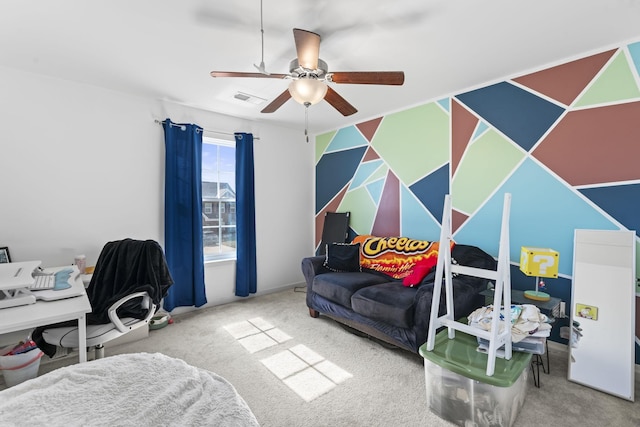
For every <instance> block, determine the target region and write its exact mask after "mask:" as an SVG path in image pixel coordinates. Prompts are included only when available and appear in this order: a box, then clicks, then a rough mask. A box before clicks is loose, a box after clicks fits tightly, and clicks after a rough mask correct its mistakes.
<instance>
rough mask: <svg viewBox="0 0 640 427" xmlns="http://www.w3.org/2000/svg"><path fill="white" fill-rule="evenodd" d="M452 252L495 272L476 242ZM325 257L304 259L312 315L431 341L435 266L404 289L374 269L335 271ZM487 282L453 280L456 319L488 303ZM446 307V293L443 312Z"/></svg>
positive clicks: (377, 334)
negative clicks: (485, 298)
mask: <svg viewBox="0 0 640 427" xmlns="http://www.w3.org/2000/svg"><path fill="white" fill-rule="evenodd" d="M451 256H452V259H453V262H456V263H458V264H460V265H466V266H470V267H478V268H483V269H488V270H495V269H496V265H497V263H496V261H495V260H494V259H493V257H491V256H490V255H489V254H487V253H486V252H484V251H483V250H481V249H480V248H478V247H475V246H468V245H460V244H456V245H455V246H454V247H453V249H452V252H451ZM324 260H325V257H324V256H314V257H307V258H304V259H303V260H302V272H303V274H304V277H305V280H306V283H307V306H308V307H309V314H310V315H311V317H318V316H319V315H320V314H322V315H323V316H326V317H329V318H331V319H334V320H336V321H338V322H340V323H342V324H345V325H347V326H349V327H350V328H353V329H356V330H358V331H360V332H363V333H365V334H367V335H369V336H372V337H374V338H377V339H379V340H382V341H384V342H386V343H389V344H392V345H394V346H397V347H400V348H402V349H405V350H409V351H412V352H415V353H417V352H418V349H419V348H420V346H421V345H422V344H424V343H425V342H426V340H427V332H428V327H429V317H430V313H431V297H432V293H433V282H434V277H435V268H434V269H433V271H431V272H430V273H429V274H428V275H427V276H426V277H425V278H424V279H423V280H422V282H420V284H419V286H416V287H405V286H403V285H402V281H400V280H394V279H393V278H391V277H389V276H387V275H384V274H381V273H378V272H374V271H372V270H366V271H364V270H363V271H362V272H357V271H356V272H333V271H330V270H328V269H327V268H325V267H324V266H323V263H324ZM487 286H488V281H487V280H486V279H481V278H477V277H470V276H464V275H457V276H455V277H454V278H453V294H454V313H455V316H456V318H460V317H464V316H467V315H469V314H470V313H471V312H472V311H473V310H475V309H476V308H479V307H482V306H483V305H484V297H483V296H482V295H480V292H481V291H483V290H485V289H487ZM444 309H445V308H444V292H442V298H441V301H440V313H439V315H442V314H444Z"/></svg>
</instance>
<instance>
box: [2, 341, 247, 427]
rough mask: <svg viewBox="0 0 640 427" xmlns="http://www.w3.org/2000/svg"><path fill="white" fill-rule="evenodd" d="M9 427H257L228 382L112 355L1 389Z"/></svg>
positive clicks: (146, 356) (154, 360)
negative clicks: (27, 426) (62, 426)
mask: <svg viewBox="0 0 640 427" xmlns="http://www.w3.org/2000/svg"><path fill="white" fill-rule="evenodd" d="M0 425H2V426H3V427H4V426H24V425H29V426H41V425H42V426H44V425H46V426H52V425H56V426H57V425H64V426H136V427H137V426H154V427H157V426H258V422H257V420H256V418H255V416H254V415H253V413H252V412H251V410H250V409H249V406H248V405H247V403H246V402H245V401H244V399H242V397H241V396H240V395H239V394H238V393H237V392H236V390H235V388H234V387H233V386H232V385H231V384H230V383H229V382H228V381H227V380H225V379H224V378H222V377H220V376H219V375H216V374H214V373H212V372H209V371H207V370H204V369H200V368H197V367H194V366H191V365H189V364H187V363H186V362H184V361H183V360H180V359H174V358H171V357H168V356H165V355H163V354H160V353H153V354H150V353H134V354H122V355H115V356H110V357H107V358H104V359H98V360H94V361H91V362H87V363H81V364H76V365H72V366H67V367H64V368H60V369H56V370H54V371H51V372H49V373H47V374H45V375H42V376H40V377H37V378H34V379H31V380H29V381H26V382H23V383H21V384H18V385H16V386H14V387H11V388H8V389H6V390H3V391H0Z"/></svg>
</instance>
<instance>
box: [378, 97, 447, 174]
mask: <svg viewBox="0 0 640 427" xmlns="http://www.w3.org/2000/svg"><path fill="white" fill-rule="evenodd" d="M371 145H372V146H373V147H374V148H375V150H376V151H377V152H378V154H379V155H380V157H382V158H383V159H384V160H385V162H387V164H388V165H389V167H390V168H391V169H392V170H393V171H394V173H395V174H396V176H397V177H398V178H399V179H400V181H401V182H403V183H404V184H406V185H411V184H412V183H413V182H415V181H416V180H418V179H420V178H422V177H423V176H425V175H427V174H428V173H430V172H431V171H433V170H436V169H438V168H439V167H440V166H442V164H444V163H447V162H448V161H449V116H448V115H447V114H446V113H445V112H444V111H443V110H442V108H440V107H439V106H438V105H437V104H436V103H430V104H426V105H422V106H420V107H415V108H411V109H409V110H405V111H402V112H399V113H393V114H389V115H388V116H385V117H384V119H383V120H382V122H381V123H380V126H379V127H378V131H377V132H376V134H375V136H374V137H373V140H372V141H371Z"/></svg>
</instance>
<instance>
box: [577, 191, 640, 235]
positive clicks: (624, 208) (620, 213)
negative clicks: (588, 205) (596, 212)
mask: <svg viewBox="0 0 640 427" xmlns="http://www.w3.org/2000/svg"><path fill="white" fill-rule="evenodd" d="M580 192H581V193H582V194H584V195H585V196H586V197H588V198H589V199H590V200H592V201H593V202H594V203H595V204H597V205H598V206H600V207H601V208H602V209H604V210H605V211H606V212H607V213H608V214H609V215H611V216H612V217H613V218H614V219H615V220H616V221H618V222H619V223H620V224H622V225H624V226H625V227H627V229H629V230H635V231H636V234H638V233H639V232H640V214H639V212H640V184H629V185H614V186H610V187H595V188H583V189H581V190H580Z"/></svg>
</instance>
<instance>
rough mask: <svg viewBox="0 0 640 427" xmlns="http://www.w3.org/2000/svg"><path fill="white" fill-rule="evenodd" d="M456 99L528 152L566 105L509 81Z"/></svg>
mask: <svg viewBox="0 0 640 427" xmlns="http://www.w3.org/2000/svg"><path fill="white" fill-rule="evenodd" d="M456 98H458V100H460V101H461V102H462V103H464V104H465V105H466V106H467V107H469V108H471V109H472V110H473V111H475V112H476V113H477V114H478V115H479V116H480V117H482V119H483V120H486V121H487V122H489V123H491V125H493V126H494V127H496V128H497V129H499V130H500V131H501V132H502V133H504V134H505V135H507V136H508V137H509V138H510V139H511V140H513V141H514V142H515V143H516V144H518V145H520V146H521V147H522V148H523V149H525V150H526V151H529V150H531V148H532V147H533V146H534V144H535V143H536V142H538V140H539V139H540V137H542V135H544V133H545V132H546V131H547V129H549V127H551V125H552V124H553V123H555V121H556V120H557V119H558V117H560V115H561V114H562V113H563V112H564V109H563V108H562V107H559V106H558V105H556V104H553V103H551V102H549V101H547V100H546V99H543V98H540V97H539V96H536V95H534V94H533V93H531V92H528V91H526V90H524V89H521V88H519V87H517V86H514V85H512V84H510V83H507V82H502V83H497V84H494V85H491V86H487V87H484V88H481V89H476V90H473V91H470V92H466V93H463V94H461V95H456Z"/></svg>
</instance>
